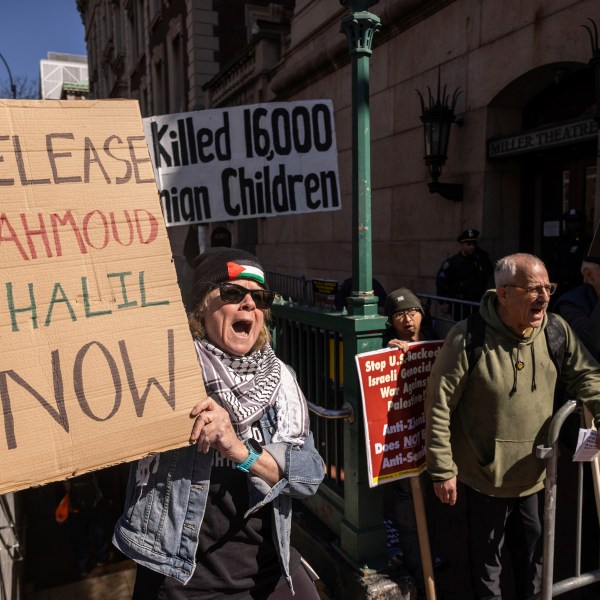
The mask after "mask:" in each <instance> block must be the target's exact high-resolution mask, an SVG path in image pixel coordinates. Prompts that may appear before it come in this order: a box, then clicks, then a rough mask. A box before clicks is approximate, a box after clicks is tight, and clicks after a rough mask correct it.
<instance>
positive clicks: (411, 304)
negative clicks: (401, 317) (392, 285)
mask: <svg viewBox="0 0 600 600" xmlns="http://www.w3.org/2000/svg"><path fill="white" fill-rule="evenodd" d="M411 308H413V309H415V310H418V311H420V312H421V313H423V304H421V301H420V300H419V298H418V296H417V295H416V294H415V293H414V292H411V291H410V290H409V289H408V288H404V287H403V288H399V289H397V290H394V291H393V292H392V293H391V294H388V295H387V297H386V299H385V314H386V315H387V316H388V318H390V319H391V318H392V317H393V316H394V314H395V313H397V312H398V311H401V310H410V309H411Z"/></svg>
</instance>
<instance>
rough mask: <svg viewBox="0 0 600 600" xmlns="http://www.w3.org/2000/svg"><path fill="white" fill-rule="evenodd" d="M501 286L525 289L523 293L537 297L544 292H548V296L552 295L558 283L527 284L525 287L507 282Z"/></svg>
mask: <svg viewBox="0 0 600 600" xmlns="http://www.w3.org/2000/svg"><path fill="white" fill-rule="evenodd" d="M502 287H514V288H518V289H520V290H525V293H526V294H527V295H528V296H531V297H532V298H537V297H538V296H541V295H542V294H543V293H544V292H545V293H546V294H548V296H552V294H554V292H555V291H556V288H557V287H558V283H545V284H544V285H528V286H527V287H526V286H523V285H513V284H510V283H507V284H506V285H503V286H502Z"/></svg>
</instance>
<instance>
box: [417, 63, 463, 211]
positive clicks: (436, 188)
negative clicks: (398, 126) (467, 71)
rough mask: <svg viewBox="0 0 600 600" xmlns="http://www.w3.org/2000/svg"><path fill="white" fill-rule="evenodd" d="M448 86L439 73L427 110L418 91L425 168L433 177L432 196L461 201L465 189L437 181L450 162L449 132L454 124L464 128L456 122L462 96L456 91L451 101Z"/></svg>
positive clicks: (459, 122)
mask: <svg viewBox="0 0 600 600" xmlns="http://www.w3.org/2000/svg"><path fill="white" fill-rule="evenodd" d="M446 90H447V86H444V88H443V89H442V87H441V85H440V73H439V71H438V88H437V95H436V97H435V99H434V97H433V95H432V93H431V89H430V88H429V87H427V91H428V95H429V98H428V104H429V105H428V106H427V107H426V106H425V99H424V98H423V95H422V94H421V92H419V90H416V92H417V94H419V99H420V100H421V117H420V118H421V121H422V122H423V133H424V134H425V157H424V158H425V164H426V165H427V168H428V169H429V174H430V175H431V183H428V184H427V186H428V187H429V191H430V192H431V193H432V194H439V195H440V196H443V197H444V198H446V199H448V200H455V201H458V200H462V197H463V186H462V185H461V184H457V183H440V182H439V181H438V180H439V178H440V176H441V174H442V167H443V166H444V165H445V164H446V160H447V158H448V155H447V153H448V142H449V141H450V128H451V126H452V123H456V124H457V125H462V121H457V120H456V115H455V114H454V109H455V108H456V100H457V99H458V96H459V95H460V93H461V90H460V88H457V89H456V90H455V92H454V94H452V101H451V102H450V96H449V95H448V93H447V91H446Z"/></svg>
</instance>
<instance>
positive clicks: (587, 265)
mask: <svg viewBox="0 0 600 600" xmlns="http://www.w3.org/2000/svg"><path fill="white" fill-rule="evenodd" d="M597 267H600V265H599V264H598V263H595V262H590V261H589V260H584V261H583V262H582V263H581V274H582V275H583V272H584V271H585V270H586V269H592V270H593V269H595V268H597Z"/></svg>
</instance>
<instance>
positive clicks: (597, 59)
mask: <svg viewBox="0 0 600 600" xmlns="http://www.w3.org/2000/svg"><path fill="white" fill-rule="evenodd" d="M588 21H589V22H590V23H591V24H592V25H591V27H589V26H588V25H582V27H583V28H584V29H585V30H586V31H587V32H588V34H589V36H590V44H591V45H592V58H591V59H590V62H589V65H590V67H592V69H593V70H594V80H595V82H596V114H595V116H594V118H595V119H596V121H597V122H598V124H600V45H599V43H598V27H597V26H596V22H595V21H594V20H593V19H590V18H589V17H588Z"/></svg>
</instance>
